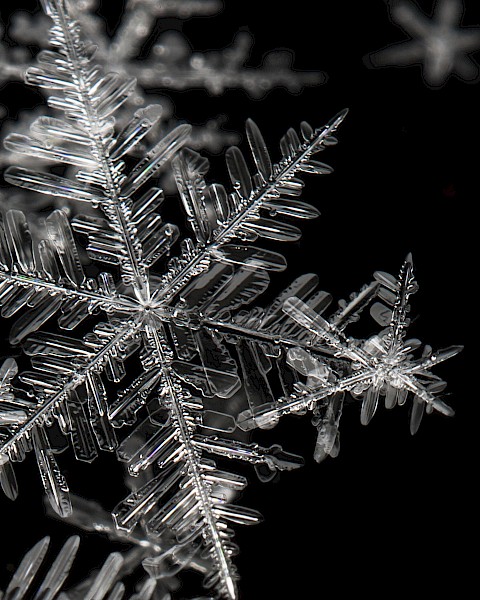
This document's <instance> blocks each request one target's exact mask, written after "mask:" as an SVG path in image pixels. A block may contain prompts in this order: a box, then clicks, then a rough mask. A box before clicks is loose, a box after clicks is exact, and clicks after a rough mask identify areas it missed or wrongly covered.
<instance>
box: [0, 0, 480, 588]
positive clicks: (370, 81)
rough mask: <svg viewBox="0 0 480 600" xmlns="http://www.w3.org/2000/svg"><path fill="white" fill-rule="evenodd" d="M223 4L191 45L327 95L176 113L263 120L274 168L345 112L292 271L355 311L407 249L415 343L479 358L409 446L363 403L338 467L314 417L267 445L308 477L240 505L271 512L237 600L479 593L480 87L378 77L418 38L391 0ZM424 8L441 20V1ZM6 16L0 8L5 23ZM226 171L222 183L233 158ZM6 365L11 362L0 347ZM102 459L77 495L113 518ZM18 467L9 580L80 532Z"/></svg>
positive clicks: (28, 99)
mask: <svg viewBox="0 0 480 600" xmlns="http://www.w3.org/2000/svg"><path fill="white" fill-rule="evenodd" d="M23 5H25V6H27V2H22V6H23ZM226 5H227V6H226V9H225V10H224V12H223V13H222V14H221V15H219V16H217V17H212V18H210V19H198V20H197V19H194V20H191V21H188V22H187V23H186V24H185V26H184V32H185V33H186V34H187V36H188V37H189V39H190V41H191V42H192V45H193V46H194V48H195V49H197V50H202V49H208V48H216V47H222V46H225V45H226V44H227V43H229V42H230V40H231V39H232V36H233V34H234V32H235V31H236V30H237V29H238V28H239V27H241V26H247V27H248V28H249V30H250V31H251V32H252V33H253V35H254V37H255V41H256V44H255V49H254V54H253V55H252V59H251V64H252V65H254V64H259V63H260V61H261V57H262V54H263V53H264V52H265V51H266V50H268V49H271V48H276V47H287V48H292V49H294V50H295V58H296V65H297V67H298V68H301V69H307V70H308V69H313V70H324V71H326V73H327V74H328V82H327V83H326V84H325V85H322V86H319V87H316V88H309V89H306V90H305V91H304V92H303V93H302V94H300V95H291V94H289V93H287V92H286V91H284V90H274V91H272V92H270V93H269V94H268V95H267V97H266V98H264V99H263V100H261V101H257V102H253V101H251V100H250V99H249V98H248V97H247V96H246V94H245V93H244V92H242V91H235V90H230V91H227V92H226V93H225V94H224V95H223V96H221V97H219V98H212V97H211V96H210V95H209V94H208V93H206V92H202V91H192V92H188V93H186V92H185V93H172V94H171V97H172V98H173V99H174V102H175V106H176V109H177V114H178V115H180V116H181V117H184V118H191V119H192V120H194V121H195V120H196V121H201V120H202V119H205V118H208V117H211V116H214V115H216V114H218V113H225V114H227V115H228V117H229V121H228V127H229V128H230V129H233V130H237V131H240V130H242V128H243V123H244V121H245V119H246V118H247V117H248V116H251V117H253V118H254V119H255V120H256V121H257V122H258V123H259V125H260V126H261V127H262V130H263V131H264V135H265V138H266V139H267V141H268V142H269V144H270V147H271V148H272V154H273V155H274V156H276V157H277V158H278V154H275V152H276V148H277V141H278V139H279V138H280V136H281V135H282V134H283V133H284V132H285V130H286V129H287V128H288V127H290V126H298V124H299V122H300V121H301V120H303V119H306V120H309V121H310V122H311V123H312V124H313V125H316V126H318V125H320V124H322V123H323V122H324V121H325V120H327V119H328V118H330V117H331V116H332V115H334V114H335V113H336V112H338V111H339V110H340V109H342V108H344V107H347V106H348V107H349V108H350V114H349V116H348V118H347V120H346V121H345V124H344V125H342V128H341V130H340V131H339V134H338V137H339V139H340V144H339V145H338V146H337V147H335V148H333V149H331V150H328V151H327V152H325V153H324V154H323V156H322V160H325V161H326V162H328V163H329V164H331V165H332V166H334V168H335V173H334V174H333V175H330V176H328V177H324V178H317V179H312V180H311V181H309V182H308V185H307V189H306V192H305V199H307V200H311V201H312V202H313V203H314V204H315V205H317V206H319V208H320V210H321V212H322V216H321V217H320V219H319V220H317V221H313V222H308V223H306V224H305V226H304V227H303V229H304V235H303V238H302V240H301V241H300V242H299V243H297V244H294V245H292V246H290V247H289V248H288V249H286V250H285V249H284V250H285V253H286V255H287V257H288V260H289V265H290V273H291V276H292V277H293V276H294V275H296V274H300V273H302V272H308V271H313V272H316V273H318V274H319V276H320V281H321V285H322V287H323V289H325V290H328V291H330V292H331V293H332V294H333V295H334V297H335V298H337V299H338V298H345V297H347V296H348V294H349V293H350V292H352V291H355V290H358V289H359V288H360V287H361V285H362V284H363V283H365V282H368V281H370V277H371V274H372V272H373V271H374V270H375V269H381V270H386V271H391V272H393V273H396V272H397V271H398V269H399V267H400V265H401V262H402V260H403V258H404V256H405V255H406V254H407V252H409V251H411V252H412V253H413V257H414V261H415V264H416V273H417V279H418V282H419V284H420V291H419V293H418V294H417V295H416V296H415V297H414V298H413V309H414V314H415V315H419V318H418V319H417V320H416V322H415V324H414V328H413V329H412V334H413V335H415V336H418V337H419V338H421V339H422V341H424V342H426V343H430V344H431V345H432V346H433V347H437V348H438V347H443V346H448V345H450V344H466V345H467V348H466V350H465V351H464V353H463V354H462V355H460V356H459V357H457V358H455V359H453V360H452V361H449V362H448V363H445V364H443V365H441V367H439V368H438V369H437V371H436V372H437V373H438V374H440V375H441V376H443V377H445V378H446V379H447V380H448V382H449V388H448V389H449V391H450V392H451V397H450V398H448V401H449V402H450V403H451V405H452V406H453V407H454V408H455V410H456V413H457V414H456V416H455V417H454V418H453V419H447V418H444V417H442V416H441V415H438V414H435V415H432V416H430V417H427V418H425V419H424V423H423V424H422V426H421V428H420V431H419V433H418V434H417V436H415V437H413V438H412V437H411V436H410V434H409V431H408V411H407V408H406V407H403V409H402V408H399V409H396V410H394V411H391V412H386V411H385V410H379V411H378V414H377V415H376V416H375V418H374V419H373V421H372V423H371V424H370V425H369V426H368V427H363V426H361V425H360V422H359V405H354V406H350V407H348V409H346V410H345V411H344V417H343V419H342V421H343V422H342V427H341V432H342V433H341V435H342V450H341V453H340V456H339V457H338V458H336V459H335V460H333V459H329V460H327V461H326V462H325V463H323V464H322V465H316V464H315V463H314V461H313V458H312V454H313V448H314V443H315V434H316V432H315V430H314V429H313V428H312V426H311V425H310V423H309V418H308V416H306V417H303V418H297V419H294V418H291V419H289V420H288V422H284V423H282V424H281V425H280V426H279V427H278V428H277V429H276V430H273V432H271V434H270V435H271V439H272V441H273V440H275V439H278V440H280V441H281V443H282V444H283V445H284V447H285V448H286V449H288V450H291V451H295V452H298V453H300V454H303V456H305V458H306V466H305V468H303V469H302V470H300V471H297V472H294V473H285V474H283V475H282V477H281V478H280V481H278V482H275V483H272V484H268V485H264V486H262V485H261V484H260V483H259V482H258V481H256V479H255V476H254V474H253V472H251V473H250V475H249V479H250V480H251V485H250V487H249V488H248V489H247V491H246V492H245V493H244V496H243V498H242V502H243V503H244V504H245V505H248V506H252V507H255V508H257V509H259V510H260V511H261V512H262V513H263V515H264V516H265V523H263V524H262V525H260V526H257V527H256V528H252V529H241V528H238V529H237V537H236V539H237V541H238V543H239V544H240V547H241V554H240V556H239V557H238V558H237V560H236V564H237V565H238V568H239V571H240V573H241V576H242V580H241V590H242V598H244V599H247V600H263V599H266V598H278V599H290V598H292V599H298V598H302V599H303V598H326V597H333V596H334V595H335V596H338V597H355V596H359V597H363V596H367V597H382V598H388V597H390V595H391V594H392V592H398V593H402V594H403V595H404V597H409V595H410V594H413V593H414V590H417V589H418V590H420V591H422V592H424V593H425V594H428V595H429V597H432V596H433V595H434V594H435V593H440V592H442V591H445V588H446V587H447V586H452V587H453V588H454V589H455V590H456V592H455V593H454V596H453V597H455V598H463V597H468V596H469V595H470V594H467V590H469V589H470V586H472V585H473V583H474V580H473V573H472V570H471V562H470V556H471V552H473V551H472V550H470V546H469V544H470V543H471V542H473V548H475V542H476V539H477V536H478V520H477V514H478V511H477V504H478V492H477V491H476V489H475V490H474V483H475V480H476V479H477V468H476V467H477V465H476V460H475V459H476V423H477V421H476V418H475V415H476V412H477V406H476V405H477V402H478V400H477V398H476V392H474V383H475V377H476V373H475V371H473V377H472V376H471V375H470V373H472V372H471V371H469V370H467V359H468V357H469V356H470V357H473V353H474V352H475V349H474V345H473V341H470V342H469V339H470V340H471V335H469V334H471V332H472V329H473V328H474V326H475V324H476V321H477V311H478V309H477V295H478V292H477V290H476V283H477V279H478V275H477V269H476V266H477V261H476V260H475V263H474V261H473V259H472V252H473V249H474V247H475V246H476V244H475V242H476V235H477V234H476V228H475V225H476V217H475V215H476V211H475V206H476V203H477V194H478V190H477V180H478V177H477V174H478V158H477V139H478V135H479V133H480V118H479V110H478V100H479V97H480V87H479V85H480V84H466V83H463V82H460V81H458V80H456V79H455V78H452V79H450V81H449V82H448V83H447V85H446V86H444V87H443V88H441V89H438V90H433V89H430V88H428V87H427V86H426V85H425V84H424V82H423V80H422V77H421V71H420V68H419V67H418V66H411V67H408V68H404V69H399V68H387V69H376V70H369V69H367V68H366V66H365V65H364V63H363V60H362V58H363V56H364V55H365V54H367V53H369V52H371V51H374V50H377V49H379V48H382V47H384V46H385V45H386V44H388V43H391V42H394V41H400V40H402V39H404V38H405V34H404V33H402V32H401V30H400V29H399V28H397V27H395V26H394V25H393V24H391V23H390V22H389V19H388V13H387V8H386V5H385V3H384V2H381V1H380V0H372V1H371V2H346V1H341V2H340V1H338V2H336V1H331V2H315V3H312V2H310V1H308V0H297V1H296V2H295V3H289V5H288V6H281V5H280V4H279V3H276V2H270V1H267V0H264V1H263V2H253V1H243V2H231V1H229V0H227V2H226ZM419 5H420V6H422V7H423V9H424V10H425V11H426V12H429V11H430V10H431V6H432V3H431V1H430V0H427V1H424V2H419ZM30 6H31V4H30ZM11 10H12V8H11V7H9V6H2V17H3V18H7V17H8V14H9V12H11ZM105 12H107V11H105ZM112 15H113V12H112V13H111V14H110V13H109V16H110V17H112ZM112 22H113V21H112ZM479 23H480V9H479V7H478V6H476V3H475V2H474V0H470V1H469V2H467V12H466V14H465V17H464V24H465V25H476V24H479ZM478 56H479V55H478V54H477V57H478ZM32 98H33V96H32V94H31V93H29V94H27V95H24V92H23V91H22V88H21V86H19V85H18V84H8V85H5V86H4V87H3V89H0V101H1V102H3V103H4V104H5V105H7V106H8V105H9V103H10V104H11V103H12V101H13V102H15V104H20V103H22V102H25V105H28V103H30V105H31V103H32ZM35 98H36V100H35V99H34V100H33V102H36V101H37V102H38V101H39V97H37V96H36V97H35ZM215 161H217V162H215ZM215 164H217V165H218V166H217V167H215V166H214V168H218V170H219V171H218V172H219V173H222V176H224V173H225V169H224V168H223V167H222V166H221V159H219V158H217V159H214V165H215ZM282 283H283V282H282V281H277V284H276V285H278V286H279V287H280V286H281V284H282ZM3 324H4V323H3ZM2 354H3V355H7V354H8V351H7V348H6V347H5V346H4V347H3V349H2ZM105 460H106V459H101V460H100V461H98V462H97V463H96V464H95V465H93V466H91V467H90V466H88V465H87V466H82V465H80V466H78V465H76V466H75V477H76V478H77V477H78V481H79V484H78V485H77V484H76V481H75V480H74V481H70V484H71V488H73V489H78V490H79V491H80V488H81V487H82V486H83V485H84V484H83V483H82V484H81V485H80V478H83V479H85V478H86V480H87V484H86V485H87V487H88V488H89V489H88V490H84V492H85V494H86V495H87V494H93V493H98V494H99V495H100V496H101V497H102V498H103V499H104V501H105V503H106V505H113V504H114V503H115V502H116V501H117V500H118V499H119V498H120V497H121V496H122V493H123V492H122V486H121V485H120V484H119V483H118V482H117V480H118V473H116V471H115V465H112V464H111V461H110V462H105ZM18 471H19V480H20V485H21V494H20V498H19V500H18V502H17V503H16V504H15V505H12V504H10V503H9V502H8V500H6V499H0V510H1V511H2V513H1V514H2V521H3V524H4V525H3V526H2V527H3V530H2V556H3V554H4V553H5V555H6V557H8V559H7V558H6V559H5V560H2V566H1V569H0V577H1V580H2V581H5V578H6V577H7V575H6V571H7V568H8V562H9V561H14V562H17V563H18V560H19V558H20V556H21V555H22V553H23V551H24V550H25V549H26V547H27V546H28V545H29V544H32V543H33V542H34V541H36V540H37V539H39V538H40V537H41V536H42V535H44V534H46V533H52V534H53V535H54V544H55V547H56V548H58V547H59V546H60V543H61V541H63V540H64V539H65V537H66V536H67V535H68V534H69V533H70V530H69V529H68V528H67V527H66V526H64V525H61V524H57V523H56V522H53V521H51V520H48V519H46V518H45V517H44V516H43V513H42V509H41V506H40V501H39V497H40V482H39V480H38V478H37V476H36V475H32V473H35V470H34V465H33V461H32V460H31V459H30V460H29V461H27V463H25V464H24V465H23V466H22V467H21V468H20V469H18ZM82 491H83V488H82ZM5 526H6V527H5ZM87 543H88V544H89V551H88V553H84V554H83V555H82V556H83V558H82V559H81V560H84V561H85V563H84V564H85V565H89V564H90V562H91V563H92V565H93V564H94V560H95V559H96V557H100V556H105V553H106V552H107V548H108V545H107V543H104V542H103V541H101V540H99V539H98V538H95V540H94V541H91V540H90V541H88V540H87ZM87 556H88V559H87ZM5 565H6V566H5ZM79 571H80V570H79ZM473 589H474V588H473ZM347 594H351V596H347Z"/></svg>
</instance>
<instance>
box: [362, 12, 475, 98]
mask: <svg viewBox="0 0 480 600" xmlns="http://www.w3.org/2000/svg"><path fill="white" fill-rule="evenodd" d="M462 15H463V2H462V0H438V2H437V3H436V5H435V8H434V12H433V15H432V17H431V18H428V17H426V16H425V15H424V14H423V13H422V12H421V11H420V10H419V9H418V8H417V7H416V6H415V5H414V4H412V3H411V2H403V1H402V2H398V3H396V4H394V5H393V7H392V9H391V19H392V21H393V22H395V23H397V24H398V25H399V26H400V27H402V28H403V29H404V30H405V32H406V33H407V34H409V35H410V36H411V39H410V40H409V41H405V42H400V43H398V44H394V45H392V46H389V47H387V48H385V49H383V50H379V51H377V52H374V53H372V54H370V55H369V57H368V58H369V61H370V62H371V64H372V66H374V67H383V66H392V65H411V64H421V65H422V74H423V78H424V81H425V83H427V84H428V85H430V86H432V87H439V86H442V85H444V84H445V83H446V81H447V79H448V78H449V77H450V75H456V76H457V77H459V78H460V79H462V80H464V81H472V80H474V79H476V78H477V76H478V64H477V62H476V61H475V60H473V58H471V57H470V56H469V55H470V54H472V53H473V52H475V51H477V50H478V49H479V48H480V28H478V27H460V24H461V19H462Z"/></svg>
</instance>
